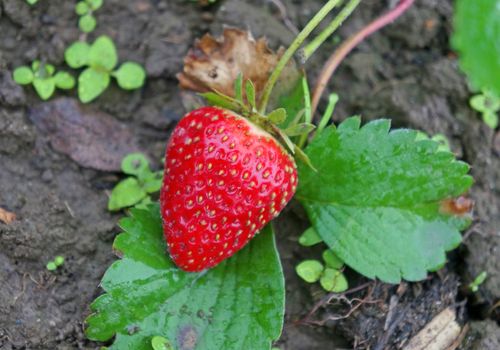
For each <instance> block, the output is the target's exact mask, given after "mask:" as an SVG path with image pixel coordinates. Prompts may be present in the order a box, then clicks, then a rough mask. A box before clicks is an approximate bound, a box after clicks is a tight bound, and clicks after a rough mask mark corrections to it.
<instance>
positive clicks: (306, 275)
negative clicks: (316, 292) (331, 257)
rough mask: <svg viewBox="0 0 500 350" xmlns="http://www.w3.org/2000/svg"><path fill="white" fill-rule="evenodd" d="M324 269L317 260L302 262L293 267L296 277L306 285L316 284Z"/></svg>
mask: <svg viewBox="0 0 500 350" xmlns="http://www.w3.org/2000/svg"><path fill="white" fill-rule="evenodd" d="M324 269H325V268H324V266H323V264H321V263H320V262H319V261H318V260H304V261H302V262H301V263H300V264H298V265H297V266H296V267H295V271H296V272H297V275H299V276H300V278H302V279H303V280H304V281H306V282H308V283H314V282H317V281H318V280H319V279H320V277H321V274H322V273H323V270H324Z"/></svg>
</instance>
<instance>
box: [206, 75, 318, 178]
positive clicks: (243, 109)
mask: <svg viewBox="0 0 500 350" xmlns="http://www.w3.org/2000/svg"><path fill="white" fill-rule="evenodd" d="M234 92H235V97H231V96H228V95H225V94H223V93H221V92H219V91H217V90H215V89H213V92H206V93H202V94H201V96H203V97H204V98H205V99H206V100H207V102H208V104H210V105H212V106H217V107H222V108H225V109H228V110H230V111H232V112H235V113H237V114H239V115H241V116H242V117H244V118H246V119H248V120H249V121H251V122H252V123H253V124H254V125H256V126H257V127H259V128H261V129H263V130H264V131H266V132H268V133H269V134H271V135H272V136H274V137H275V138H276V139H277V140H278V141H279V142H280V143H281V144H283V145H284V146H285V148H286V149H288V151H289V152H290V153H291V154H292V155H294V156H295V157H297V158H298V159H300V160H301V161H303V162H304V163H305V164H306V165H308V166H309V167H311V168H312V169H313V170H315V169H314V167H313V165H312V164H311V161H310V160H309V158H308V157H307V155H306V154H305V153H304V151H303V150H302V149H301V148H300V147H299V146H298V145H297V144H296V143H294V142H293V141H292V138H293V137H307V135H308V134H309V133H310V132H312V131H313V130H314V129H315V128H316V127H315V125H313V124H310V123H300V122H299V121H300V119H301V115H302V113H303V112H302V113H299V114H298V115H297V116H296V117H295V118H294V119H293V120H292V121H291V123H290V125H289V126H288V127H287V128H286V129H282V128H280V127H279V125H280V124H282V123H283V122H285V121H286V119H287V112H286V110H285V109H284V108H277V109H275V110H273V111H271V112H270V113H267V114H262V113H260V112H259V110H258V109H257V105H256V97H255V96H256V93H255V87H254V85H253V83H252V82H251V81H250V80H247V81H246V83H245V93H243V78H242V75H241V74H240V75H238V78H237V79H236V80H235V83H234Z"/></svg>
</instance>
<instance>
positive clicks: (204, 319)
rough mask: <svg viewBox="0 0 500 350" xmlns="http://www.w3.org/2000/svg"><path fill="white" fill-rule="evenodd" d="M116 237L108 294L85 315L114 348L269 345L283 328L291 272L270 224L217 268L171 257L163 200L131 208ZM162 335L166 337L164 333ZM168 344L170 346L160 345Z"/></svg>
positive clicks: (90, 332) (92, 331) (105, 283)
mask: <svg viewBox="0 0 500 350" xmlns="http://www.w3.org/2000/svg"><path fill="white" fill-rule="evenodd" d="M120 227H121V228H122V229H123V231H124V232H123V233H121V234H120V235H118V236H117V238H116V239H115V242H114V244H113V248H114V250H115V251H117V252H119V255H120V256H121V259H120V260H118V261H116V262H115V263H114V264H113V265H111V267H109V269H108V270H107V271H106V273H105V275H104V277H103V279H102V282H101V286H102V288H103V289H104V291H105V294H103V295H101V296H100V297H98V298H97V299H96V300H95V301H94V302H93V303H92V305H91V309H92V311H93V312H94V313H93V314H92V315H90V317H89V318H87V320H86V324H87V328H86V331H85V332H86V334H87V336H88V337H89V338H90V339H93V340H99V341H106V340H108V339H110V338H112V337H113V336H115V339H114V342H113V344H112V345H111V346H110V347H109V349H135V350H150V349H151V347H152V346H153V344H154V346H156V347H157V348H158V349H165V347H166V349H169V347H168V346H167V345H166V344H169V343H171V345H172V348H174V349H188V348H189V349H192V350H201V349H269V348H270V347H271V343H272V341H273V340H276V339H277V338H278V337H279V336H280V333H281V329H282V326H283V316H284V298H285V291H284V278H283V271H282V268H281V264H280V261H279V257H278V252H277V249H276V244H275V242H274V235H273V232H272V229H271V227H270V226H268V227H267V228H265V229H264V230H262V232H261V233H259V235H257V236H256V237H255V238H254V239H253V240H252V241H251V242H250V243H249V244H248V245H247V246H246V247H245V248H244V249H242V250H241V251H240V252H238V253H237V254H235V255H234V256H233V257H231V258H230V259H228V260H225V261H224V262H222V263H221V264H220V265H218V266H217V267H215V268H213V269H211V270H208V271H205V272H201V273H189V272H184V271H182V270H180V269H179V268H177V267H176V266H175V265H174V263H173V262H172V261H171V260H170V258H169V257H168V255H167V254H165V251H166V243H165V240H164V238H163V231H162V221H161V217H160V210H159V206H158V205H150V206H148V207H147V210H139V209H135V208H134V209H132V210H131V217H129V218H125V219H122V220H121V221H120ZM158 337H161V338H163V339H159V338H158ZM162 343H163V344H165V347H160V346H161V345H162Z"/></svg>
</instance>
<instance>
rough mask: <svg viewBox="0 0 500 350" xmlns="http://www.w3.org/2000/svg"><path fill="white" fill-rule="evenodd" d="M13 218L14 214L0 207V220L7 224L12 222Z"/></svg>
mask: <svg viewBox="0 0 500 350" xmlns="http://www.w3.org/2000/svg"><path fill="white" fill-rule="evenodd" d="M14 220H16V214H14V213H11V212H10V211H7V210H5V209H2V208H0V221H1V222H3V223H4V224H7V225H8V224H10V223H12V222H13V221H14Z"/></svg>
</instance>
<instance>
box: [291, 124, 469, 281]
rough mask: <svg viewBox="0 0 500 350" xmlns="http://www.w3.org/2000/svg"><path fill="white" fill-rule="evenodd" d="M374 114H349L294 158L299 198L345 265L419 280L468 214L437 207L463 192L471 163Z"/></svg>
mask: <svg viewBox="0 0 500 350" xmlns="http://www.w3.org/2000/svg"><path fill="white" fill-rule="evenodd" d="M389 128H390V122H389V121H388V120H378V121H374V122H371V123H368V124H366V125H365V126H364V127H363V128H360V119H359V118H349V119H347V120H346V121H344V122H343V123H342V124H340V126H339V127H338V129H336V128H335V127H333V126H331V127H328V128H326V129H325V130H324V131H323V132H322V133H321V134H320V135H319V136H318V137H317V138H316V139H314V141H313V142H311V144H310V145H309V146H308V147H307V148H306V150H305V153H306V154H307V155H308V156H309V158H310V159H311V161H312V163H313V164H314V165H316V166H317V168H318V172H314V171H312V170H311V169H310V168H308V167H307V166H305V165H304V164H302V163H299V164H298V171H299V179H300V181H299V187H298V189H297V195H296V197H297V199H299V200H300V201H301V202H302V204H303V205H304V207H305V208H306V211H307V213H308V216H309V218H310V219H311V221H312V223H313V225H314V227H315V229H316V231H317V232H318V233H319V235H320V236H321V237H322V238H323V240H324V241H325V243H326V244H327V245H328V246H329V247H330V248H331V249H332V250H333V251H334V253H335V254H336V255H337V256H338V257H339V258H340V259H342V260H343V261H344V262H345V263H346V264H347V265H349V266H350V267H352V268H353V269H355V270H356V271H358V272H359V273H361V274H363V275H365V276H367V277H370V278H375V277H377V278H380V279H381V280H382V281H385V282H391V283H399V281H400V279H401V278H404V279H406V280H410V281H417V280H421V279H424V278H425V277H426V271H428V270H433V269H436V268H437V267H439V266H441V265H442V264H444V262H445V259H446V256H445V251H448V250H451V249H453V248H455V247H456V246H457V245H458V244H459V243H460V240H461V236H460V233H459V230H460V229H463V228H465V227H466V225H467V224H468V223H469V220H468V219H466V218H460V217H454V216H449V215H446V214H444V213H441V212H440V210H439V204H440V201H441V200H442V199H445V198H452V197H456V196H459V195H461V194H462V193H464V192H466V191H467V190H468V189H469V187H470V186H471V184H472V182H473V180H472V178H471V177H470V176H469V175H467V172H468V170H469V166H468V165H467V164H465V163H463V162H460V161H456V160H455V159H454V156H453V154H452V153H450V152H437V147H438V145H437V143H435V142H433V141H431V140H423V141H418V142H415V137H416V132H415V131H411V130H394V131H392V132H390V133H389V132H388V131H389Z"/></svg>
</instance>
